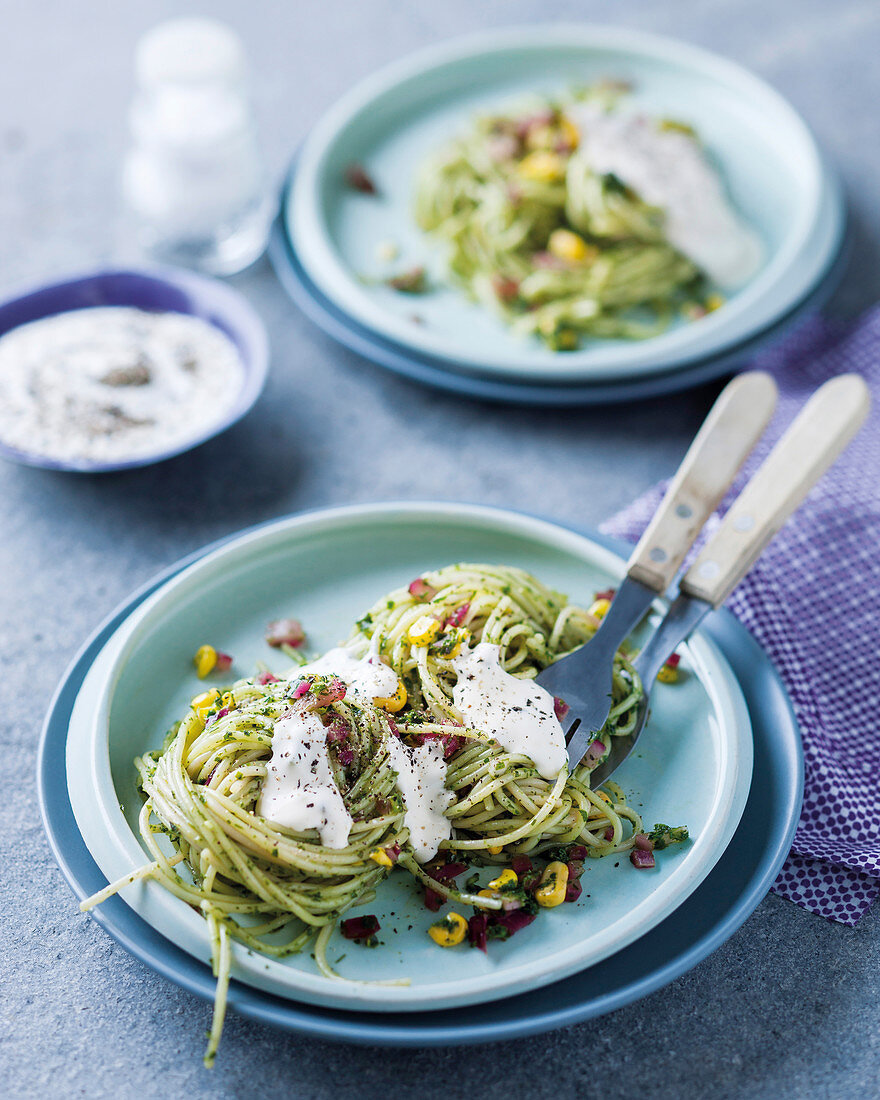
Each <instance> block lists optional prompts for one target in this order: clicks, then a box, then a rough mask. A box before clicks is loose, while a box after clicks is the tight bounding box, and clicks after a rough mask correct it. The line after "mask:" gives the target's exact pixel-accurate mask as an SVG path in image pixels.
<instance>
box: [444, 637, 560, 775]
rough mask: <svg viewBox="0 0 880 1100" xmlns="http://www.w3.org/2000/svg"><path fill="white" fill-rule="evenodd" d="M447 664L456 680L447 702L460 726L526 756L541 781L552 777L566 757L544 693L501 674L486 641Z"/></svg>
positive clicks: (531, 684) (551, 701) (496, 652)
mask: <svg viewBox="0 0 880 1100" xmlns="http://www.w3.org/2000/svg"><path fill="white" fill-rule="evenodd" d="M452 665H453V667H454V669H455V672H456V675H457V676H458V680H457V682H456V684H455V687H454V688H453V692H452V701H453V703H454V704H455V706H456V708H457V709H458V711H459V713H460V714H461V718H462V721H463V722H464V724H465V725H466V726H471V727H472V728H474V729H478V730H481V731H482V732H483V733H486V734H488V735H489V736H490V737H494V738H495V740H496V741H497V742H498V743H499V744H500V745H503V747H504V748H505V749H507V750H508V751H509V752H513V753H521V754H522V755H523V756H527V757H528V758H529V759H530V760H531V761H532V762H533V763H534V765H535V767H536V768H537V769H538V771H539V772H540V774H541V775H542V776H543V777H544V778H545V779H554V778H555V777H556V776H557V775H558V774H559V772H560V771H561V769H562V768H563V767H565V766H566V764H567V763H568V754H567V752H566V749H565V732H564V730H563V729H562V726H561V725H560V724H559V719H558V718H557V717H556V712H555V709H554V707H555V701H554V698H553V696H552V695H551V694H550V692H549V691H546V690H545V689H544V688H542V687H540V685H538V684H536V683H535V682H534V680H521V679H519V678H518V677H516V676H511V675H510V673H508V672H505V671H504V669H503V668H502V667H501V663H500V648H499V647H498V646H497V645H491V644H490V643H489V642H480V644H479V645H477V646H476V647H475V648H474V649H472V650H468V652H466V653H462V655H461V656H460V657H456V658H455V660H454V661H453V662H452Z"/></svg>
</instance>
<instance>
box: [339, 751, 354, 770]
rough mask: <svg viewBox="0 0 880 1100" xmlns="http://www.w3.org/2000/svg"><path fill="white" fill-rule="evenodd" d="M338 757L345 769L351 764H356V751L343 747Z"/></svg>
mask: <svg viewBox="0 0 880 1100" xmlns="http://www.w3.org/2000/svg"><path fill="white" fill-rule="evenodd" d="M336 757H337V759H338V760H339V763H340V764H341V765H342V766H343V768H347V767H348V765H349V764H351V763H353V762H354V749H349V748H346V747H344V746H343V748H341V749H339V751H338V752H337V753H336Z"/></svg>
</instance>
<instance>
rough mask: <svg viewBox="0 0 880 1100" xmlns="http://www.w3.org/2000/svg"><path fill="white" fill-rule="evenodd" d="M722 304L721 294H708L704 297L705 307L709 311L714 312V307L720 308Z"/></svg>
mask: <svg viewBox="0 0 880 1100" xmlns="http://www.w3.org/2000/svg"><path fill="white" fill-rule="evenodd" d="M723 305H724V298H723V296H722V295H721V294H710V295H709V297H708V298H707V299H706V309H707V310H708V312H709V313H714V312H715V310H716V309H721V307H722V306H723Z"/></svg>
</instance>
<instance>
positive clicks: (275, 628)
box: [266, 619, 306, 649]
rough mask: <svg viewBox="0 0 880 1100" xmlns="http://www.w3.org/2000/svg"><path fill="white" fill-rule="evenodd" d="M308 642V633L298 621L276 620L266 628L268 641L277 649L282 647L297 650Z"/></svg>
mask: <svg viewBox="0 0 880 1100" xmlns="http://www.w3.org/2000/svg"><path fill="white" fill-rule="evenodd" d="M305 640H306V633H305V631H304V630H303V628H302V626H301V625H300V623H298V622H297V620H296V619H275V620H274V621H273V622H271V623H269V625H268V626H267V627H266V641H267V642H268V643H269V645H271V646H274V647H275V648H276V649H277V648H278V647H279V646H282V645H289V646H293V647H294V648H296V646H301V645H302V644H303V642H304V641H305Z"/></svg>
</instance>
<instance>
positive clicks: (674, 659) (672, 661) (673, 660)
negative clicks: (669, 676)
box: [666, 653, 681, 668]
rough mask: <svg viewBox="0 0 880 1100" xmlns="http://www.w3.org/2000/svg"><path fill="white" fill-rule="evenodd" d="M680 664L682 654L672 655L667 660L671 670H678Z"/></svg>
mask: <svg viewBox="0 0 880 1100" xmlns="http://www.w3.org/2000/svg"><path fill="white" fill-rule="evenodd" d="M680 662H681V654H680V653H670V654H669V656H668V657H667V658H666V664H667V665H668V666H669V667H670V668H678V666H679V663H680Z"/></svg>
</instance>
